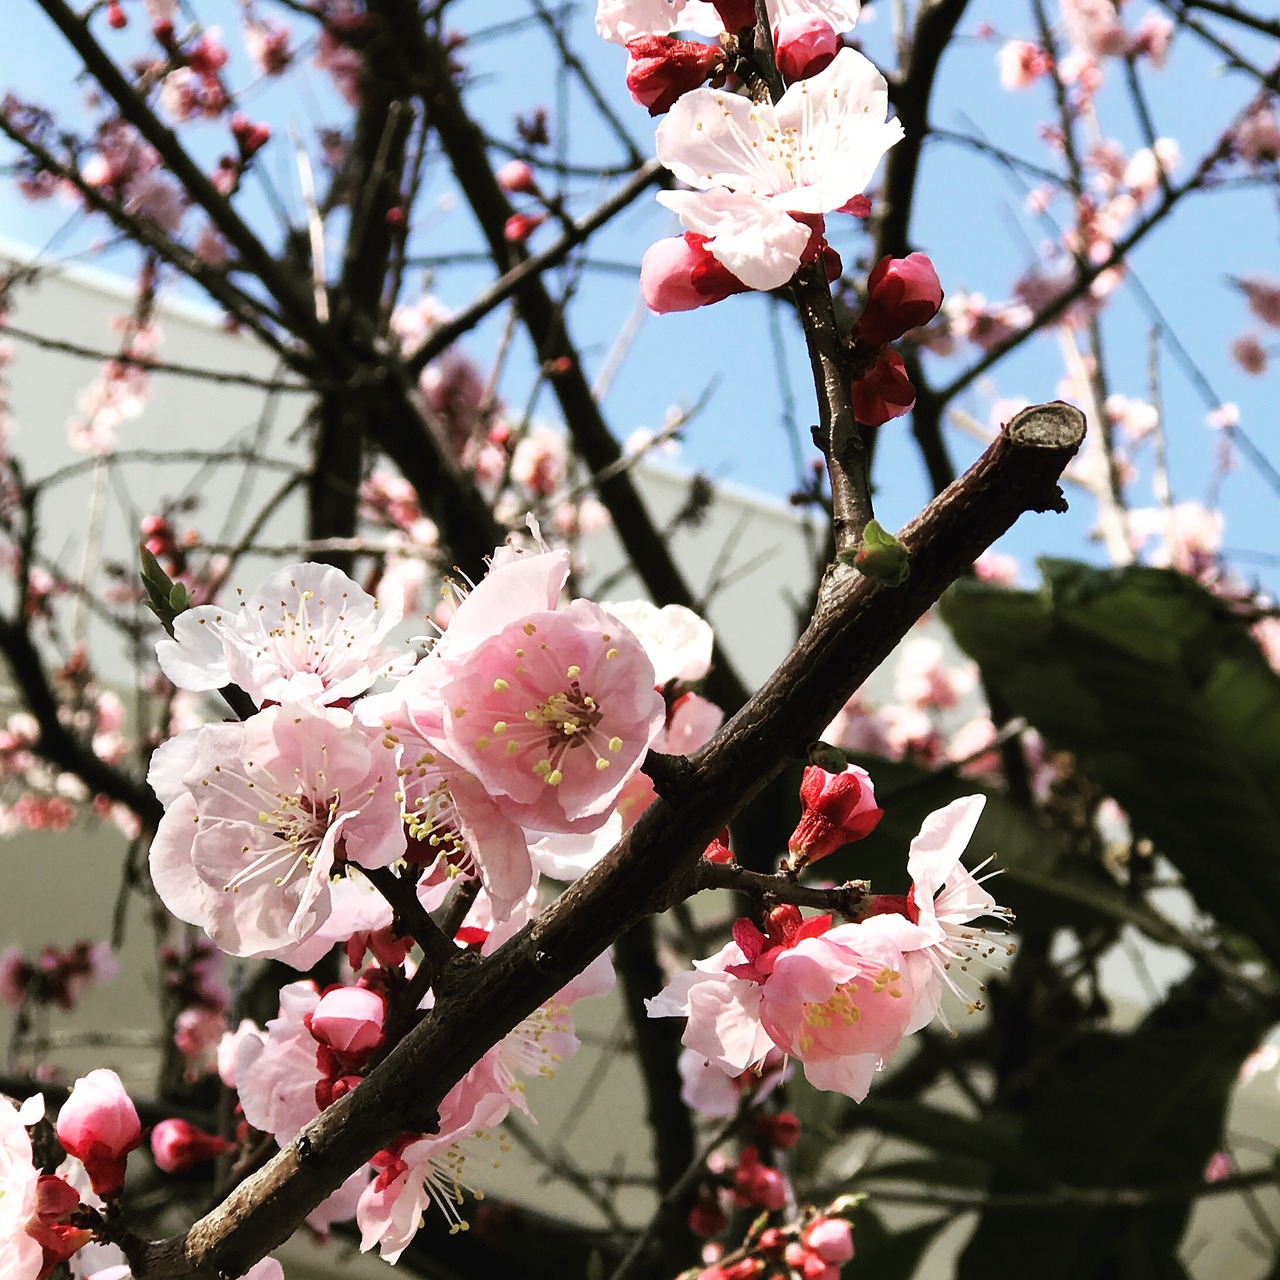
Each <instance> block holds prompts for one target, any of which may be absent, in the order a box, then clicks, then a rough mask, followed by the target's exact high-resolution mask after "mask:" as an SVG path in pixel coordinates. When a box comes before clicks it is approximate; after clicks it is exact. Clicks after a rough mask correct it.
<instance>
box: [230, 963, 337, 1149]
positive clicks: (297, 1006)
mask: <svg viewBox="0 0 1280 1280" xmlns="http://www.w3.org/2000/svg"><path fill="white" fill-rule="evenodd" d="M319 1003H320V993H319V992H318V991H317V990H316V986H315V983H314V982H310V981H305V982H291V983H289V984H288V985H287V986H284V987H281V988H280V1012H279V1015H278V1016H277V1017H275V1018H272V1019H271V1020H270V1021H269V1022H268V1023H267V1027H266V1031H265V1032H257V1033H253V1034H243V1035H241V1036H240V1038H239V1041H238V1044H237V1046H236V1059H235V1081H236V1091H237V1093H238V1094H239V1096H240V1105H241V1107H243V1109H244V1118H245V1119H246V1120H247V1121H248V1122H249V1123H250V1124H251V1125H253V1127H254V1128H255V1129H260V1130H261V1131H262V1132H263V1133H269V1134H271V1135H272V1136H273V1137H274V1138H275V1140H276V1141H277V1142H279V1143H280V1144H281V1145H283V1144H284V1143H287V1142H292V1141H293V1139H294V1138H296V1137H297V1136H298V1134H299V1132H300V1131H301V1130H302V1127H303V1125H306V1124H309V1123H310V1122H311V1121H312V1120H314V1119H315V1118H316V1116H318V1115H319V1114H320V1105H319V1103H318V1102H317V1101H316V1088H315V1087H316V1083H317V1082H318V1081H319V1079H320V1068H319V1067H318V1066H317V1065H316V1049H317V1045H316V1040H315V1037H314V1036H313V1035H312V1034H311V1032H310V1031H308V1030H307V1025H306V1022H305V1021H304V1019H305V1018H306V1016H307V1014H309V1013H311V1012H313V1011H314V1009H315V1007H316V1005H318V1004H319Z"/></svg>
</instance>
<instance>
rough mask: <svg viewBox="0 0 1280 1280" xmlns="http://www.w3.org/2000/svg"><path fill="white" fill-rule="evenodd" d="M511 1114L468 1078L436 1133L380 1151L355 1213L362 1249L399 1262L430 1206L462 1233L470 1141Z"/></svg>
mask: <svg viewBox="0 0 1280 1280" xmlns="http://www.w3.org/2000/svg"><path fill="white" fill-rule="evenodd" d="M508 1109H509V1104H508V1102H507V1100H506V1099H505V1098H504V1097H501V1096H499V1095H495V1094H491V1093H485V1092H477V1091H476V1090H475V1089H474V1088H473V1087H469V1086H468V1081H467V1080H466V1079H465V1078H464V1080H463V1081H462V1082H460V1083H459V1084H458V1085H455V1086H454V1088H453V1089H451V1090H450V1092H449V1093H448V1094H447V1095H446V1097H445V1099H444V1101H443V1102H441V1104H440V1128H439V1130H438V1131H437V1132H436V1133H434V1134H432V1135H430V1136H427V1135H422V1136H417V1135H413V1134H407V1135H405V1137H404V1138H402V1139H401V1140H400V1141H399V1142H396V1143H394V1144H393V1145H392V1146H391V1147H390V1148H388V1149H386V1150H384V1151H380V1152H378V1153H377V1154H376V1155H375V1156H374V1158H373V1160H372V1162H371V1163H372V1164H373V1167H374V1169H375V1170H376V1171H377V1173H376V1176H375V1177H374V1179H373V1181H372V1182H370V1183H369V1185H368V1186H367V1187H366V1188H365V1190H364V1191H363V1192H362V1193H361V1195H360V1201H359V1204H358V1206H357V1208H356V1222H357V1223H358V1224H359V1227H360V1248H361V1250H362V1251H367V1250H369V1249H372V1248H373V1247H374V1246H375V1245H377V1247H378V1252H379V1253H380V1254H381V1256H382V1257H383V1258H384V1259H385V1260H386V1261H387V1262H395V1261H396V1260H397V1259H398V1258H399V1257H400V1255H401V1254H402V1253H403V1252H404V1250H405V1248H406V1247H407V1246H408V1244H409V1242H410V1241H411V1240H412V1239H413V1237H414V1235H416V1234H417V1230H418V1227H419V1225H420V1223H421V1221H422V1216H423V1214H424V1212H425V1211H426V1210H427V1209H428V1208H429V1207H430V1206H431V1205H435V1206H436V1207H437V1208H438V1209H439V1210H440V1211H441V1212H442V1213H443V1214H444V1215H445V1217H446V1219H448V1221H449V1222H450V1224H451V1225H452V1227H453V1229H454V1230H458V1229H459V1228H460V1227H461V1225H462V1217H461V1214H460V1213H459V1211H458V1206H459V1205H460V1204H462V1191H463V1189H464V1188H466V1187H467V1186H468V1184H467V1183H466V1182H464V1181H463V1177H464V1166H465V1163H466V1159H467V1151H466V1149H465V1148H466V1145H467V1144H466V1140H467V1139H468V1138H470V1137H472V1136H474V1135H476V1134H478V1133H481V1132H484V1131H487V1130H489V1129H491V1128H492V1127H493V1126H494V1125H497V1124H500V1123H501V1122H502V1119H503V1117H504V1116H505V1115H506V1114H507V1111H508Z"/></svg>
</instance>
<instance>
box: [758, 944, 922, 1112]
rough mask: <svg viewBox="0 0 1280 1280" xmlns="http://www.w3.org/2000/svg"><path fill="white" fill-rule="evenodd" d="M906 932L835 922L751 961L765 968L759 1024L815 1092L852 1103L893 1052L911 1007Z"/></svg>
mask: <svg viewBox="0 0 1280 1280" xmlns="http://www.w3.org/2000/svg"><path fill="white" fill-rule="evenodd" d="M903 924H904V925H905V921H904V922H903ZM907 932H908V931H907V930H906V929H905V928H902V927H898V926H896V925H893V924H888V923H879V922H877V923H875V924H874V925H873V924H872V922H870V921H867V922H864V923H862V924H848V925H839V926H837V927H836V928H834V929H829V930H827V932H825V933H822V934H819V935H811V936H803V937H799V938H798V939H797V940H796V941H795V943H794V945H792V946H783V947H781V948H778V949H776V955H775V954H773V952H772V951H766V952H764V953H763V954H762V955H760V956H757V957H755V958H754V959H753V960H752V964H756V965H758V964H761V963H762V962H767V967H768V972H767V973H766V972H764V970H763V969H762V970H761V972H762V976H763V984H762V988H761V1001H760V1020H761V1023H762V1024H763V1026H764V1028H765V1030H766V1031H767V1032H768V1033H769V1035H770V1037H771V1038H772V1039H773V1042H774V1043H775V1044H776V1045H777V1046H778V1047H779V1048H780V1049H782V1050H783V1051H784V1052H786V1053H790V1054H791V1055H793V1056H794V1057H796V1058H799V1059H800V1060H801V1061H802V1062H803V1063H804V1073H805V1078H806V1079H807V1080H808V1081H809V1083H810V1084H812V1085H814V1086H815V1087H816V1088H818V1089H830V1090H834V1091H836V1092H840V1093H844V1094H847V1095H848V1096H849V1097H851V1098H853V1099H854V1100H855V1101H858V1102H860V1101H861V1100H862V1099H863V1098H865V1097H866V1095H867V1091H868V1089H869V1088H870V1086H871V1080H872V1078H873V1076H874V1075H875V1073H876V1071H878V1070H879V1068H880V1066H881V1065H882V1064H883V1063H884V1062H885V1061H886V1060H887V1059H889V1058H890V1057H892V1056H893V1054H894V1053H895V1051H896V1050H897V1047H898V1043H899V1041H900V1040H901V1039H902V1036H903V1035H904V1034H905V1033H906V1031H907V1030H908V1028H909V1025H910V1023H911V1021H912V1014H913V1011H914V1008H915V1003H916V1001H915V992H914V990H913V988H912V984H911V980H910V976H909V974H908V973H907V969H906V965H905V963H904V961H903V957H902V947H901V945H900V943H901V942H902V941H903V940H904V939H905V938H906V936H907Z"/></svg>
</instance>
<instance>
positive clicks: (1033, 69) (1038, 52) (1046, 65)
mask: <svg viewBox="0 0 1280 1280" xmlns="http://www.w3.org/2000/svg"><path fill="white" fill-rule="evenodd" d="M996 60H997V62H998V63H999V65H1000V85H1001V87H1002V88H1004V89H1008V90H1010V91H1013V90H1016V89H1026V88H1028V87H1029V86H1030V85H1033V84H1034V83H1035V82H1036V81H1037V80H1038V79H1039V78H1040V77H1041V76H1042V75H1045V74H1046V73H1047V72H1049V71H1050V70H1052V68H1053V59H1052V58H1050V57H1049V55H1048V54H1047V53H1046V52H1045V51H1044V50H1043V49H1042V48H1041V47H1040V46H1039V45H1038V44H1031V43H1030V42H1029V41H1027V40H1006V41H1005V43H1004V44H1002V45H1001V46H1000V52H999V53H998V54H997V55H996Z"/></svg>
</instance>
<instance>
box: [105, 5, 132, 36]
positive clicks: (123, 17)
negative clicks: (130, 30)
mask: <svg viewBox="0 0 1280 1280" xmlns="http://www.w3.org/2000/svg"><path fill="white" fill-rule="evenodd" d="M128 25H129V17H128V15H127V14H126V13H125V11H124V10H123V9H122V8H121V7H120V5H119V3H118V0H111V3H110V4H109V5H107V26H109V27H111V28H112V29H113V30H116V31H123V30H124V28H125V27H127V26H128Z"/></svg>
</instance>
